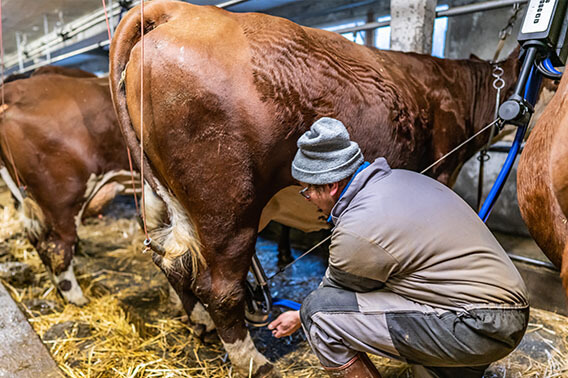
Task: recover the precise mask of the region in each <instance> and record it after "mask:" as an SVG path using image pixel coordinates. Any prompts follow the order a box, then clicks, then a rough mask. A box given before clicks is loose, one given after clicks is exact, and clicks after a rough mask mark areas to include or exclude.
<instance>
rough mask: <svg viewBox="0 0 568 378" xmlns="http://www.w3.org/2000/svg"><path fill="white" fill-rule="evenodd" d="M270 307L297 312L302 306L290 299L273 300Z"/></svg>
mask: <svg viewBox="0 0 568 378" xmlns="http://www.w3.org/2000/svg"><path fill="white" fill-rule="evenodd" d="M272 306H279V307H286V308H289V309H290V310H294V311H298V310H299V309H300V307H301V306H302V305H301V304H300V303H298V302H294V301H291V300H290V299H283V298H274V299H273V300H272Z"/></svg>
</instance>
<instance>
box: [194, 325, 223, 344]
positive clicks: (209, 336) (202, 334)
mask: <svg viewBox="0 0 568 378" xmlns="http://www.w3.org/2000/svg"><path fill="white" fill-rule="evenodd" d="M192 328H193V333H194V334H195V336H197V337H198V338H199V340H201V342H202V343H204V344H217V343H218V342H220V341H221V340H220V339H219V335H218V334H217V331H216V330H212V331H207V329H206V328H205V325H203V324H194V325H193V326H192Z"/></svg>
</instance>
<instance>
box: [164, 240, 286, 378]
mask: <svg viewBox="0 0 568 378" xmlns="http://www.w3.org/2000/svg"><path fill="white" fill-rule="evenodd" d="M247 239H250V240H247ZM253 239H254V238H253V237H252V236H249V237H248V238H235V239H233V240H232V242H229V243H228V244H226V245H229V247H226V249H229V251H226V250H225V251H224V252H223V253H216V262H215V264H214V266H212V267H209V268H207V269H204V271H202V272H199V274H198V275H197V277H196V279H195V281H192V272H191V269H190V268H189V267H191V262H190V259H191V257H190V256H189V255H184V256H182V257H181V258H179V259H178V260H176V262H175V263H174V265H173V268H168V269H163V267H162V263H161V257H159V256H157V255H154V261H155V262H156V263H157V264H158V266H160V267H162V269H163V271H164V273H165V274H166V276H167V277H168V280H169V281H170V283H171V284H172V286H173V287H174V289H176V292H177V293H178V294H179V295H180V298H181V300H182V303H183V304H184V308H185V309H186V311H187V312H188V315H189V316H190V318H193V319H196V317H195V316H196V315H197V312H196V311H197V310H196V308H195V307H192V305H193V304H192V301H193V300H194V299H192V296H191V295H190V293H192V292H195V294H196V295H197V296H198V298H199V299H200V300H201V302H202V303H204V305H203V306H204V308H205V309H207V312H208V313H209V314H210V316H211V319H213V322H214V325H215V326H216V327H217V332H218V335H219V337H220V338H221V341H222V342H223V345H224V346H225V350H226V351H227V353H228V355H229V358H230V359H231V362H232V364H233V367H234V368H235V370H236V371H238V372H239V373H240V374H242V375H243V376H249V373H250V374H251V375H252V376H253V377H280V374H279V373H278V372H277V370H276V369H275V368H274V367H273V365H272V364H271V363H270V362H269V361H268V360H267V359H266V357H264V356H263V355H262V354H261V353H260V352H258V350H257V349H256V347H255V345H254V343H253V341H252V339H251V337H250V334H249V332H248V330H247V328H246V326H245V322H244V309H245V298H244V295H245V289H244V278H245V276H246V274H247V271H248V266H249V265H250V264H249V263H247V259H248V261H249V262H250V258H251V257H252V254H250V253H249V255H250V256H249V255H244V254H243V253H241V252H239V251H237V249H239V250H240V249H241V248H243V247H244V248H253V247H254V240H253ZM251 250H252V249H251ZM217 251H221V249H218V250H217ZM229 256H232V257H231V258H230V257H229ZM184 260H185V263H180V261H184ZM228 267H230V269H229V268H228ZM197 303H199V302H197ZM201 315H203V314H202V313H201ZM251 366H252V371H249V370H250V367H251Z"/></svg>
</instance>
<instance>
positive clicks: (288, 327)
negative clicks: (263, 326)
mask: <svg viewBox="0 0 568 378" xmlns="http://www.w3.org/2000/svg"><path fill="white" fill-rule="evenodd" d="M300 325H301V323H300V311H286V312H284V313H282V314H280V316H279V317H277V318H276V319H275V320H274V321H273V322H272V323H270V324H269V325H268V329H270V330H272V336H274V337H278V338H280V337H283V336H290V335H291V334H293V333H294V332H296V331H297V330H298V328H300Z"/></svg>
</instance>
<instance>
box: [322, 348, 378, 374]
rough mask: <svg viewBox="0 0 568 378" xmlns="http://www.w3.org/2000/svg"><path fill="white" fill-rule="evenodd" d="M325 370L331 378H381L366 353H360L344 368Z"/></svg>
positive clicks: (326, 368)
mask: <svg viewBox="0 0 568 378" xmlns="http://www.w3.org/2000/svg"><path fill="white" fill-rule="evenodd" d="M324 369H325V371H326V372H327V374H328V375H329V376H330V377H331V378H343V377H347V378H381V375H380V374H379V371H378V370H377V368H376V367H375V365H374V364H373V363H372V362H371V360H370V359H369V356H367V354H365V353H358V354H357V355H356V356H355V357H353V358H352V359H351V360H349V362H347V363H346V364H345V365H343V366H339V367H335V368H328V367H324Z"/></svg>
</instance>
